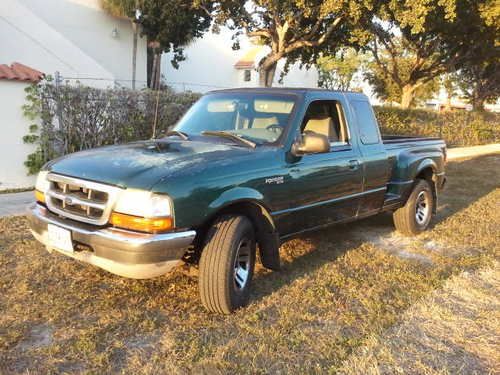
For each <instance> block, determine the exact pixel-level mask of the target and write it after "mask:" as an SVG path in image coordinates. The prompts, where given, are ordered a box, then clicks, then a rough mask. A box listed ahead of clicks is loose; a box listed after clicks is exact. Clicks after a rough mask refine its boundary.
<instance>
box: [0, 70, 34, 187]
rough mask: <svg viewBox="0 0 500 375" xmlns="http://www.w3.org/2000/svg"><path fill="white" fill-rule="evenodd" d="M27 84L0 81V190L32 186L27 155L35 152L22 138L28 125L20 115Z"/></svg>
mask: <svg viewBox="0 0 500 375" xmlns="http://www.w3.org/2000/svg"><path fill="white" fill-rule="evenodd" d="M26 86H27V84H26V83H23V82H18V81H6V80H0V114H1V116H0V134H1V135H2V136H1V137H0V191H1V190H5V189H11V188H24V187H31V186H34V185H35V177H34V176H27V169H26V167H25V166H24V161H25V160H26V156H27V155H28V154H30V153H32V152H33V151H34V150H35V147H34V146H33V145H27V144H25V143H24V142H23V140H22V137H23V136H25V135H27V134H28V133H29V125H30V124H31V122H30V121H29V120H28V119H27V118H25V117H24V116H23V113H22V110H21V106H22V105H23V104H25V96H26V93H25V92H24V88H25V87H26Z"/></svg>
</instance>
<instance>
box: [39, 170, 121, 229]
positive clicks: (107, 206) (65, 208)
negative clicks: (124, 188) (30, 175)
mask: <svg viewBox="0 0 500 375" xmlns="http://www.w3.org/2000/svg"><path fill="white" fill-rule="evenodd" d="M47 179H48V180H49V182H50V188H49V190H48V191H47V193H46V195H47V198H46V199H47V207H48V208H49V210H51V211H53V212H55V213H57V214H59V215H61V216H63V217H68V218H70V219H74V220H78V221H82V222H85V223H90V224H96V225H104V224H106V223H107V222H108V220H109V215H110V213H111V210H112V208H113V205H114V203H115V201H116V197H117V195H118V193H119V191H120V190H121V189H119V188H117V187H114V186H109V185H105V184H100V183H96V182H92V181H87V180H81V179H78V178H73V177H67V176H61V175H57V174H54V173H49V175H48V176H47Z"/></svg>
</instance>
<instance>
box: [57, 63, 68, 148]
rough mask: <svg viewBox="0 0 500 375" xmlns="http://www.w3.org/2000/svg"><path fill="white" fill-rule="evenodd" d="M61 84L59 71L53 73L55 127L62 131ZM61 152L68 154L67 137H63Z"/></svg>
mask: <svg viewBox="0 0 500 375" xmlns="http://www.w3.org/2000/svg"><path fill="white" fill-rule="evenodd" d="M61 82H62V77H61V73H59V71H56V72H55V73H54V83H55V87H56V116H57V125H58V126H59V129H61V130H62V129H63V128H64V124H63V121H62V111H61V91H60V87H61ZM64 133H65V132H63V134H64ZM62 152H63V155H64V154H67V153H68V137H67V136H65V137H64V144H63V150H62Z"/></svg>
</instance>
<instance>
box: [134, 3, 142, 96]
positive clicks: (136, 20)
mask: <svg viewBox="0 0 500 375" xmlns="http://www.w3.org/2000/svg"><path fill="white" fill-rule="evenodd" d="M141 15H142V13H141V11H140V9H139V1H138V0H136V1H135V17H134V20H133V21H132V30H133V32H134V39H133V47H132V90H135V80H136V78H135V77H136V71H137V37H138V34H139V25H138V24H139V20H140V18H141Z"/></svg>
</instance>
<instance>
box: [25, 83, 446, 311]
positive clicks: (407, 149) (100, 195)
mask: <svg viewBox="0 0 500 375" xmlns="http://www.w3.org/2000/svg"><path fill="white" fill-rule="evenodd" d="M445 161H446V145H445V143H444V142H443V141H442V140H441V139H437V138H416V137H396V136H387V137H383V136H381V134H380V131H379V128H378V125H377V121H376V119H375V116H374V112H373V110H372V108H371V106H370V104H369V102H368V99H367V98H366V96H364V95H362V94H359V93H351V92H333V91H326V90H315V89H234V90H222V91H215V92H211V93H208V94H206V95H205V96H203V97H202V98H201V99H200V100H199V101H198V102H197V103H196V104H194V105H193V107H192V108H191V109H190V110H189V111H188V112H187V113H186V114H185V115H184V117H183V118H182V119H181V120H180V121H179V123H178V124H177V125H176V127H175V128H174V129H173V130H172V131H171V132H169V133H168V134H166V135H165V137H164V138H161V139H155V140H148V141H143V142H135V143H131V144H126V145H120V146H108V147H102V148H98V149H93V150H87V151H82V152H78V153H75V154H71V155H67V156H64V157H61V158H59V159H57V160H53V161H51V162H49V163H47V164H46V165H45V167H44V168H43V170H42V171H41V172H40V174H39V176H38V179H37V184H36V192H35V193H36V203H35V204H33V205H32V206H31V207H30V208H29V212H28V214H29V215H28V217H29V222H30V226H31V229H32V232H33V234H34V236H35V237H36V238H37V239H38V240H39V241H41V242H42V243H44V244H45V245H46V247H47V249H48V250H49V251H52V250H56V251H58V252H60V253H62V254H65V255H68V256H70V257H73V258H75V259H78V260H81V261H84V262H88V263H90V264H93V265H96V266H98V267H101V268H103V269H105V270H108V271H110V272H113V273H115V274H118V275H122V276H126V277H132V278H151V277H156V276H159V275H162V274H165V273H166V272H168V271H169V270H170V269H172V267H173V266H175V265H176V264H177V263H178V262H179V261H181V260H185V261H191V262H194V263H196V264H198V265H199V290H200V294H201V300H202V302H203V304H204V305H205V307H206V308H207V309H208V310H210V311H214V312H219V313H229V312H231V311H233V310H234V309H236V308H238V307H240V306H242V305H244V304H246V303H247V301H248V298H249V294H250V285H251V280H252V275H253V270H254V265H255V259H256V254H255V252H256V248H257V245H258V249H259V251H260V259H261V262H262V263H263V265H264V266H265V267H267V268H270V269H274V270H276V269H279V266H280V257H279V247H280V244H281V243H282V242H283V241H284V240H286V239H287V238H291V237H292V236H294V235H297V234H299V233H302V232H305V231H309V230H312V229H317V228H322V227H325V226H328V225H331V224H334V223H341V222H347V221H352V220H357V219H360V218H363V217H367V216H371V215H375V214H378V213H380V212H383V211H392V212H394V214H393V216H394V223H395V226H396V229H398V230H399V231H400V232H402V233H404V234H406V235H415V234H418V233H419V232H421V231H423V230H425V229H426V228H427V226H428V225H429V222H430V220H431V217H432V215H433V213H434V212H435V210H436V205H437V195H438V190H440V189H441V188H442V187H443V185H444V182H445V174H444V165H445Z"/></svg>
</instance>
